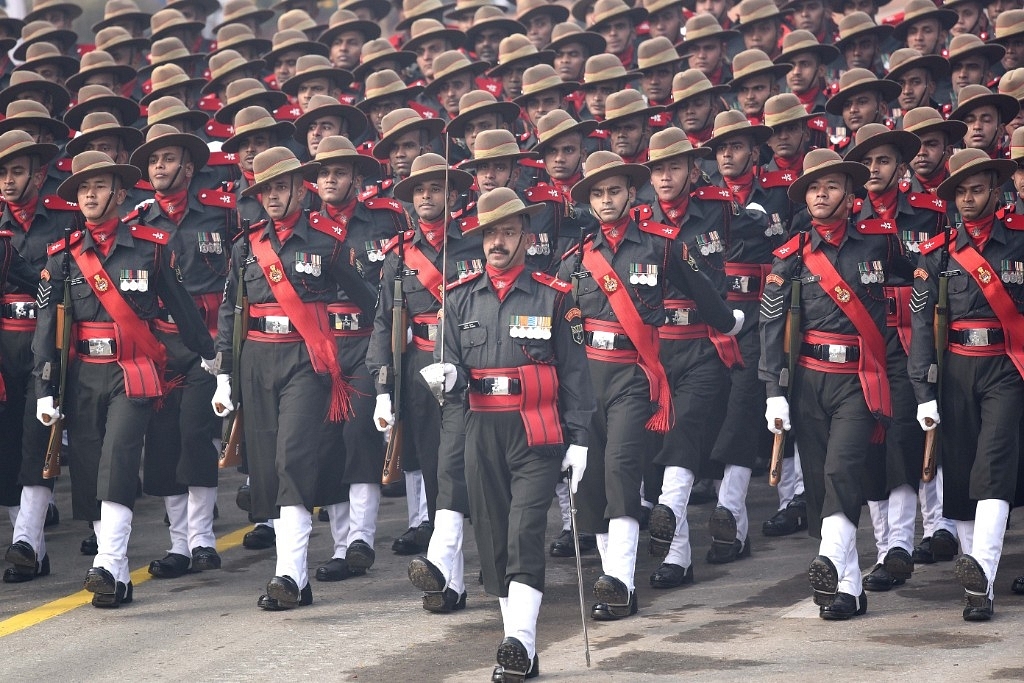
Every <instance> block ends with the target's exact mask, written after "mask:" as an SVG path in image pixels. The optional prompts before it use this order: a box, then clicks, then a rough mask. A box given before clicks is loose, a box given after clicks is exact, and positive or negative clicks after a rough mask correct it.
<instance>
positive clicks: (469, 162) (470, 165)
mask: <svg viewBox="0 0 1024 683" xmlns="http://www.w3.org/2000/svg"><path fill="white" fill-rule="evenodd" d="M497 159H510V160H512V161H521V160H523V159H536V156H534V154H533V152H513V153H512V154H495V155H493V156H489V157H483V158H481V159H466V160H465V161H463V162H462V163H460V164H459V168H466V169H475V168H476V167H477V166H479V165H480V164H486V163H488V162H490V161H495V160H497Z"/></svg>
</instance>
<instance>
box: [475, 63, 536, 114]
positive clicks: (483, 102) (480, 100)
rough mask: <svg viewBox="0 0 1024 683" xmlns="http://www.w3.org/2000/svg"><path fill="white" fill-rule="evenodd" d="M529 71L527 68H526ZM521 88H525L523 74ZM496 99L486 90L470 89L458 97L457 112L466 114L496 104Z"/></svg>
mask: <svg viewBox="0 0 1024 683" xmlns="http://www.w3.org/2000/svg"><path fill="white" fill-rule="evenodd" d="M527 71H529V69H527ZM523 90H524V91H525V90H526V76H523ZM497 102H498V100H497V99H496V98H495V97H494V95H492V94H491V93H489V92H487V91H486V90H470V91H469V92H468V93H466V94H465V95H463V96H462V97H460V98H459V113H460V114H468V113H469V112H471V111H473V110H474V109H478V108H480V107H486V106H487V105H489V104H497Z"/></svg>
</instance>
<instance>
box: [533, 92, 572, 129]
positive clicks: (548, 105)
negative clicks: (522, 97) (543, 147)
mask: <svg viewBox="0 0 1024 683" xmlns="http://www.w3.org/2000/svg"><path fill="white" fill-rule="evenodd" d="M525 109H526V116H527V117H529V119H530V123H532V124H533V127H534V128H536V127H537V125H538V123H539V121H540V120H541V117H543V116H544V115H545V114H547V113H550V112H553V111H554V110H556V109H564V107H563V106H562V95H561V93H559V92H558V91H557V90H544V91H542V92H539V93H537V94H536V95H532V96H531V97H530V98H529V99H527V100H526V107H525Z"/></svg>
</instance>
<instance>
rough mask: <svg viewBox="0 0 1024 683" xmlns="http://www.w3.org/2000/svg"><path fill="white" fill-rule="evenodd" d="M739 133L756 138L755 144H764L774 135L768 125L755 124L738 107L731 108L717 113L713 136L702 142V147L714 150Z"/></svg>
mask: <svg viewBox="0 0 1024 683" xmlns="http://www.w3.org/2000/svg"><path fill="white" fill-rule="evenodd" d="M737 135H749V136H750V137H752V138H753V139H754V145H755V146H756V145H760V144H764V143H765V142H767V141H768V138H770V137H771V136H772V129H771V128H769V127H768V126H761V125H758V126H755V125H752V124H751V123H750V121H749V120H748V119H747V117H746V116H745V115H744V114H743V112H741V111H739V110H737V109H729V110H727V111H723V112H719V113H718V114H716V115H715V124H714V128H713V130H712V131H711V137H710V138H708V139H707V141H705V142H702V143H701V147H707V148H708V149H711V150H714V149H715V147H717V146H718V145H720V144H721V143H722V142H723V141H725V140H727V139H728V138H732V137H736V136H737Z"/></svg>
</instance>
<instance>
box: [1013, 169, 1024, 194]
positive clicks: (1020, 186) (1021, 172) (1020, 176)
mask: <svg viewBox="0 0 1024 683" xmlns="http://www.w3.org/2000/svg"><path fill="white" fill-rule="evenodd" d="M1013 189H1015V190H1017V196H1018V197H1024V168H1021V167H1020V166H1019V165H1018V166H1017V170H1016V171H1014V172H1013Z"/></svg>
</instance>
